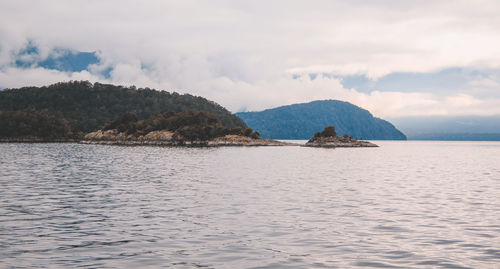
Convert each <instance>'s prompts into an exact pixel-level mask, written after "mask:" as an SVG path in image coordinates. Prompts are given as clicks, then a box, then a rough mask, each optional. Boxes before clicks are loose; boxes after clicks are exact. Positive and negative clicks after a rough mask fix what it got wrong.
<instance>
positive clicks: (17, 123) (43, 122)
mask: <svg viewBox="0 0 500 269" xmlns="http://www.w3.org/2000/svg"><path fill="white" fill-rule="evenodd" d="M0 126H1V128H0V139H8V138H18V139H33V140H57V139H64V138H71V137H73V133H72V132H71V131H70V127H69V125H68V123H67V122H66V121H65V120H64V119H61V118H57V117H55V116H54V115H51V114H49V113H47V112H41V111H36V110H33V109H27V110H20V111H0Z"/></svg>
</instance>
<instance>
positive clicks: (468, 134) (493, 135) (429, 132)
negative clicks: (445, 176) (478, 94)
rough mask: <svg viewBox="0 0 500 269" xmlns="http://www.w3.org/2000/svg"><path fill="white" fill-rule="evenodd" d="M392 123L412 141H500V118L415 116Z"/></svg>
mask: <svg viewBox="0 0 500 269" xmlns="http://www.w3.org/2000/svg"><path fill="white" fill-rule="evenodd" d="M390 121H391V122H392V123H394V125H395V126H396V127H397V128H398V129H400V130H402V131H403V132H404V133H405V134H406V135H407V136H408V139H412V140H455V141H460V140H465V141H467V140H468V141H500V116H413V117H398V118H391V119H390Z"/></svg>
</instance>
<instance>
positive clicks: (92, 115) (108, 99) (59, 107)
mask: <svg viewBox="0 0 500 269" xmlns="http://www.w3.org/2000/svg"><path fill="white" fill-rule="evenodd" d="M26 109H29V110H36V111H43V112H46V113H49V114H52V115H54V116H56V117H57V118H61V119H64V120H66V121H67V122H68V124H69V125H70V126H71V128H72V130H73V131H82V132H90V131H95V130H98V129H100V128H101V127H102V126H103V125H104V124H106V123H107V122H110V121H112V120H114V119H116V118H117V117H118V116H119V115H121V114H122V113H125V112H130V113H134V114H135V115H137V117H138V118H139V119H146V118H150V117H152V116H154V115H156V114H160V113H164V112H167V111H173V112H184V111H205V112H209V113H211V114H213V115H215V117H217V118H218V119H219V120H220V121H221V122H222V124H223V125H224V126H226V127H230V128H231V127H236V126H241V127H247V126H246V124H245V123H244V122H243V121H242V120H241V119H239V118H238V117H236V116H235V115H233V114H231V113H230V112H229V111H228V110H226V109H225V108H224V107H222V106H220V105H218V104H217V103H215V102H213V101H209V100H207V99H205V98H203V97H198V96H193V95H189V94H182V95H181V94H178V93H175V92H174V93H169V92H166V91H157V90H152V89H149V88H145V89H135V87H130V88H126V87H122V86H115V85H108V84H100V83H94V84H91V83H90V82H88V81H75V82H64V83H56V84H53V85H50V86H48V87H23V88H19V89H5V90H3V91H0V110H4V111H19V110H26Z"/></svg>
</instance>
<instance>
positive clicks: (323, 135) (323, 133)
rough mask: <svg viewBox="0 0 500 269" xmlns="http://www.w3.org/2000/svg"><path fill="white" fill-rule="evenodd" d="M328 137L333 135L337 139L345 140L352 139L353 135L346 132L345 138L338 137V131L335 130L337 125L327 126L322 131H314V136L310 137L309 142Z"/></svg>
mask: <svg viewBox="0 0 500 269" xmlns="http://www.w3.org/2000/svg"><path fill="white" fill-rule="evenodd" d="M326 137H333V138H337V139H342V140H343V141H351V140H352V136H351V135H349V134H344V136H343V138H340V137H337V132H336V131H335V127H333V126H326V127H325V129H323V131H321V132H317V133H314V136H313V137H312V138H311V139H309V142H313V141H315V140H318V139H321V138H326Z"/></svg>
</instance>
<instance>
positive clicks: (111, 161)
mask: <svg viewBox="0 0 500 269" xmlns="http://www.w3.org/2000/svg"><path fill="white" fill-rule="evenodd" d="M377 144H379V145H380V146H381V147H379V148H363V149H318V148H303V147H250V148H238V147H233V148H210V149H209V148H162V147H118V146H93V145H77V144H0V183H1V186H2V188H1V189H0V267H10V266H16V267H23V266H25V267H30V268H32V267H77V266H78V267H80V266H84V267H99V268H103V267H120V268H123V267H137V268H145V267H151V268H157V267H178V268H191V267H209V268H212V267H213V268H252V267H259V268H273V267H290V268H314V267H318V268H345V267H378V268H429V267H439V268H468V267H470V268H478V267H479V268H494V267H496V266H498V264H499V263H500V239H499V236H500V143H486V142H474V143H467V142H404V141H401V142H383V141H377Z"/></svg>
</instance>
